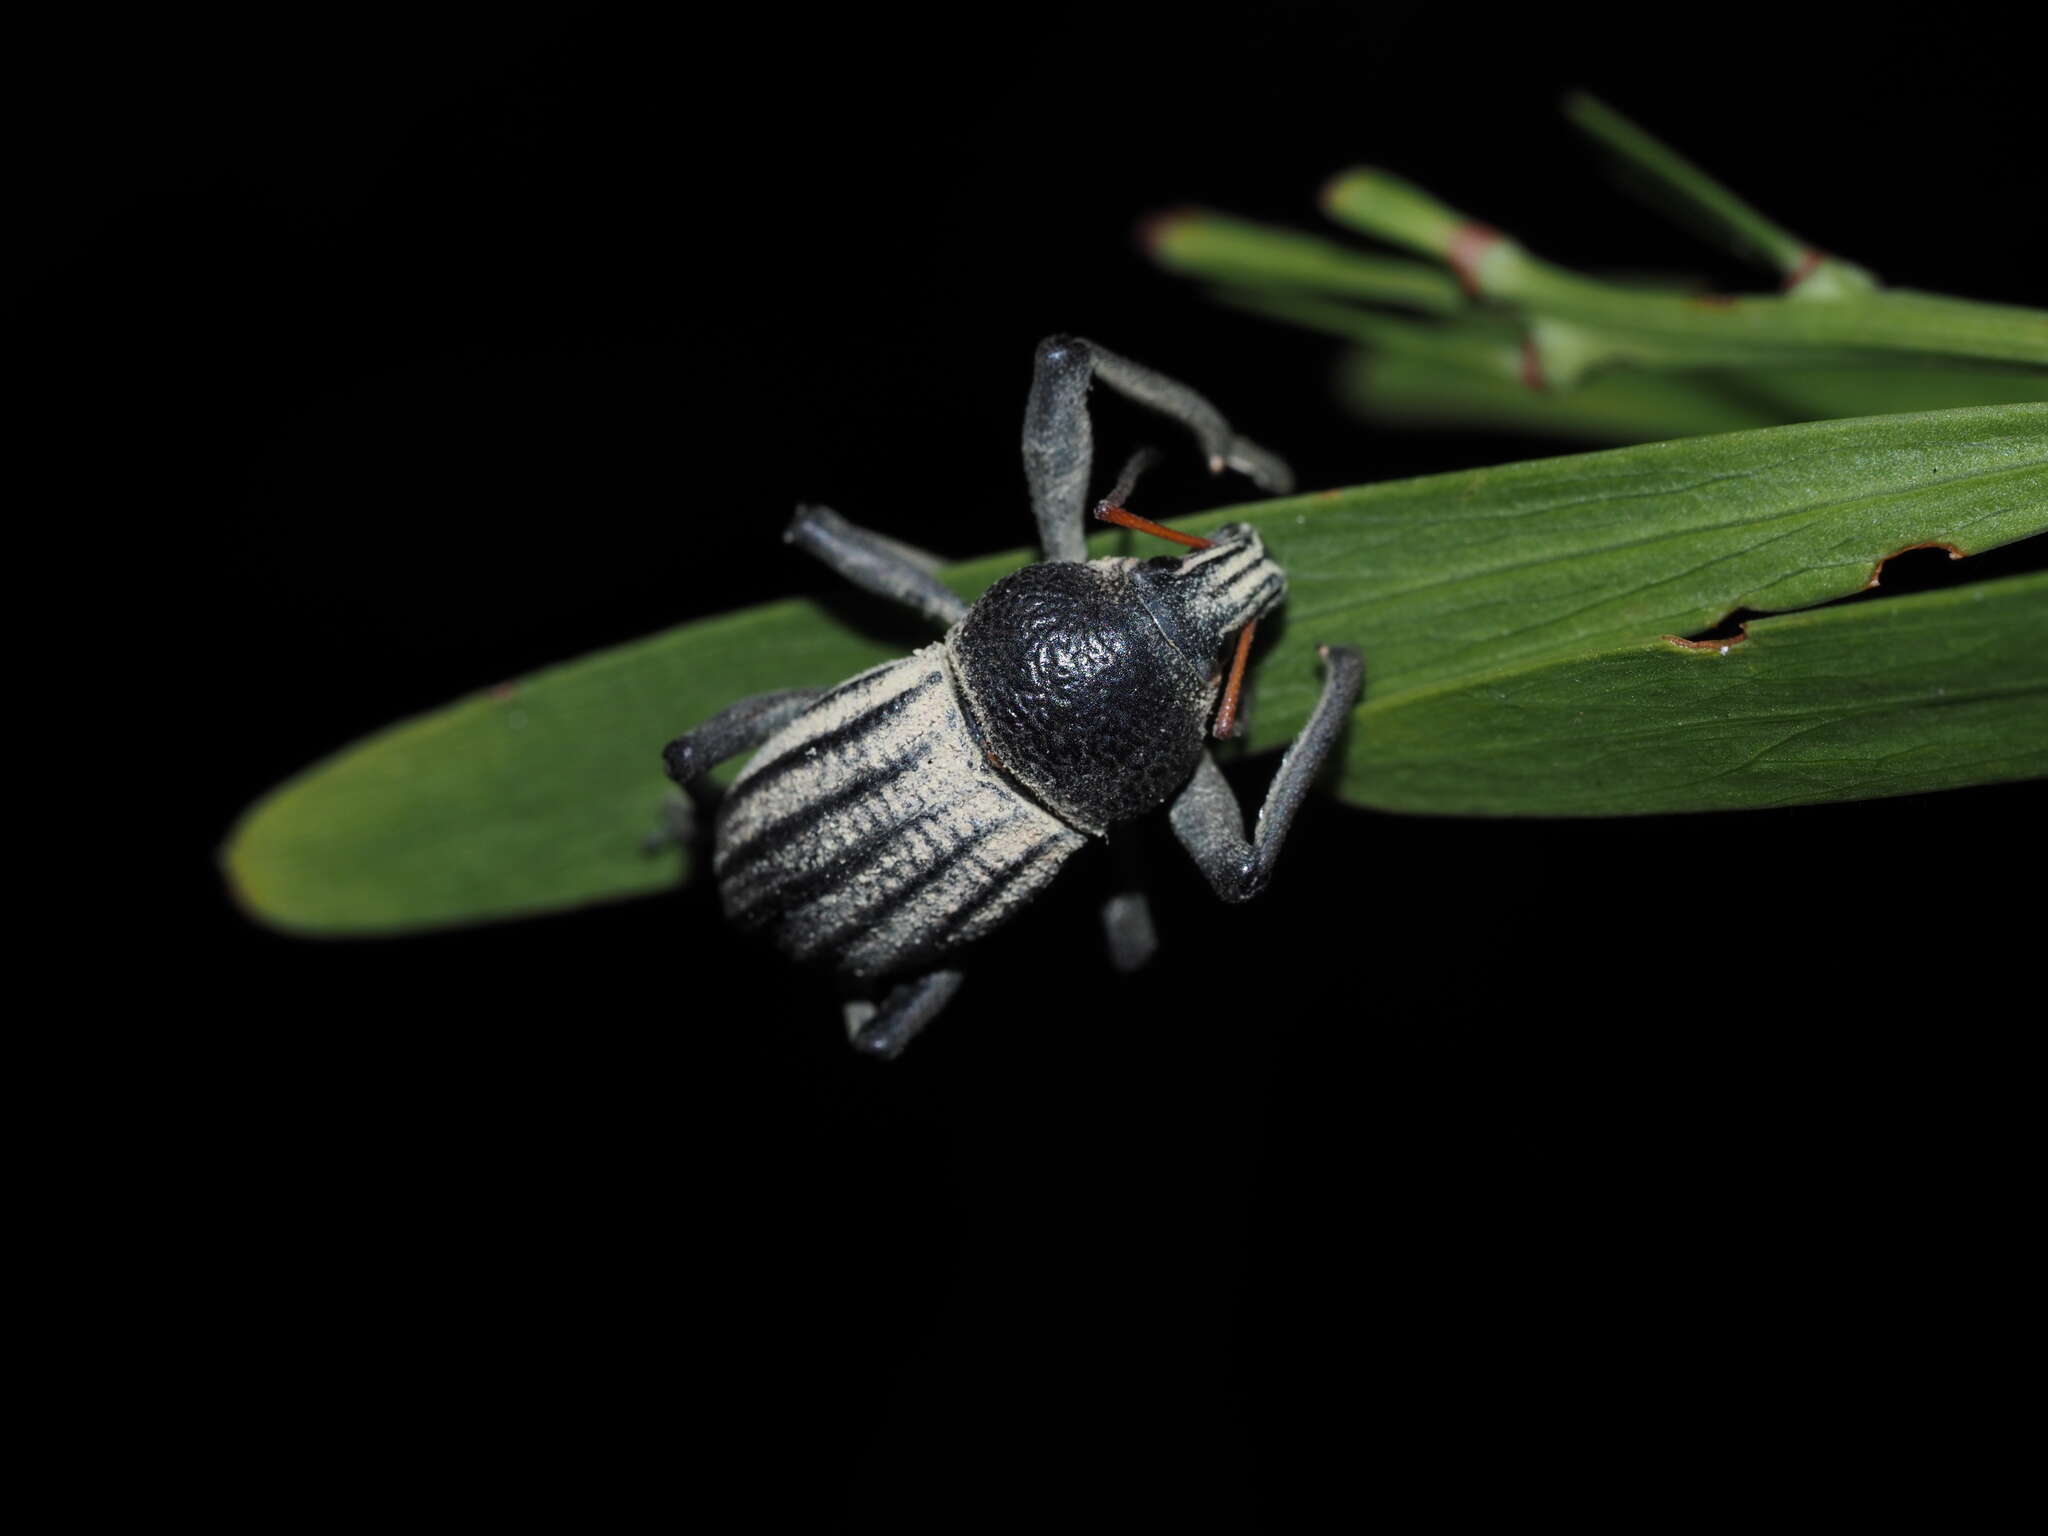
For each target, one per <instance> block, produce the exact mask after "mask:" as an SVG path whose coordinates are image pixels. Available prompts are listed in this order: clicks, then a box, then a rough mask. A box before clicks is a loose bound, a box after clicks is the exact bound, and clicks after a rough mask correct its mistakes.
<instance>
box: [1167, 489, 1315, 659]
mask: <svg viewBox="0 0 2048 1536" xmlns="http://www.w3.org/2000/svg"><path fill="white" fill-rule="evenodd" d="M1131 584H1132V585H1133V586H1134V587H1136V588H1137V591H1138V597H1139V600H1140V601H1142V602H1143V603H1144V604H1145V607H1146V608H1147V609H1148V610H1149V611H1150V612H1151V614H1152V617H1153V619H1154V620H1155V621H1156V622H1157V623H1158V625H1159V627H1160V629H1162V630H1163V631H1165V633H1166V637H1167V639H1169V640H1171V641H1172V642H1173V644H1174V646H1175V648H1176V649H1177V650H1179V651H1180V653H1181V654H1182V655H1183V656H1185V657H1187V659H1188V660H1189V661H1192V662H1194V663H1195V664H1196V665H1197V666H1199V667H1203V668H1207V667H1208V666H1209V664H1210V663H1211V662H1213V661H1214V660H1215V659H1216V655H1217V653H1218V652H1219V651H1221V650H1222V649H1223V644H1224V642H1225V641H1226V640H1228V639H1230V638H1231V637H1232V636H1233V635H1235V634H1236V633H1237V632H1238V631H1240V630H1242V629H1243V628H1244V627H1245V626H1246V625H1247V624H1251V623H1253V622H1254V621H1256V620H1257V619H1258V618H1259V616H1260V615H1261V614H1263V613H1265V612H1267V611H1268V610H1269V609H1272V608H1274V607H1277V606H1278V605H1279V604H1280V602H1281V601H1282V600H1283V599H1285V597H1286V596H1287V576H1286V573H1285V572H1283V571H1282V570H1281V569H1280V567H1279V566H1278V565H1276V564H1274V563H1273V560H1272V558H1271V557H1270V556H1268V555H1267V553H1266V545H1265V541H1264V540H1262V539H1261V538H1260V537H1259V533H1258V530H1257V529H1256V528H1253V527H1252V526H1251V525H1250V524H1249V523H1231V524H1228V525H1227V526H1225V527H1222V528H1219V529H1217V530H1216V532H1215V534H1214V535H1213V536H1212V538H1211V540H1210V542H1209V545H1208V547H1207V548H1206V549H1198V550H1195V551H1193V552H1192V553H1190V554H1187V555H1185V556H1183V557H1181V558H1180V559H1178V560H1148V561H1146V562H1145V564H1144V565H1142V566H1141V567H1139V568H1138V569H1137V570H1135V571H1133V572H1132V573H1131Z"/></svg>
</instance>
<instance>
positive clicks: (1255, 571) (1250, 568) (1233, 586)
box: [1221, 560, 1273, 592]
mask: <svg viewBox="0 0 2048 1536" xmlns="http://www.w3.org/2000/svg"><path fill="white" fill-rule="evenodd" d="M1272 575H1273V573H1272V572H1271V571H1270V570H1268V569H1267V568H1266V564H1265V562H1264V561H1262V560H1253V561H1250V562H1249V563H1247V564H1246V566H1245V568H1244V569H1243V570H1241V571H1239V572H1238V573H1237V574H1236V575H1235V576H1233V577H1231V578H1230V580H1228V581H1226V582H1224V583H1223V586H1222V588H1221V590H1223V591H1225V592H1235V591H1236V590H1237V589H1238V588H1239V587H1241V586H1243V585H1244V584H1245V583H1246V582H1247V581H1249V580H1251V579H1252V577H1254V576H1264V577H1266V578H1267V579H1268V580H1270V579H1271V578H1272Z"/></svg>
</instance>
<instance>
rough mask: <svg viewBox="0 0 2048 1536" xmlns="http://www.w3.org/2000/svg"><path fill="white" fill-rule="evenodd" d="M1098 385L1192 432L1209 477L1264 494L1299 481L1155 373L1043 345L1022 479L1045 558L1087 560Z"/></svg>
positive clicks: (1075, 344)
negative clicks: (1092, 415)
mask: <svg viewBox="0 0 2048 1536" xmlns="http://www.w3.org/2000/svg"><path fill="white" fill-rule="evenodd" d="M1091 379H1100V380H1102V382H1103V383H1105V384H1107V385H1108V386H1109V387H1110V388H1111V389H1114V390H1115V391H1116V392H1117V393H1118V394H1120V395H1123V396H1126V397H1127V398H1129V399H1131V400H1135V401H1137V403H1138V404H1140V405H1145V406H1150V407H1151V408H1152V409H1153V410H1155V411H1158V412H1159V413H1160V414H1161V415H1163V416H1170V417H1172V418H1173V419H1174V420H1175V421H1177V422H1180V423H1181V424H1182V425H1183V426H1185V427H1186V428H1188V430H1189V431H1191V432H1193V433H1194V434H1195V438H1196V440H1197V441H1198V442H1199V443H1200V444H1201V447H1202V452H1203V453H1204V454H1205V455H1206V456H1207V457H1208V460H1209V469H1210V472H1211V473H1212V474H1220V473H1222V472H1223V470H1225V469H1234V470H1237V471H1238V472H1239V473H1241V474H1245V475H1249V476H1250V477H1251V479H1252V481H1253V483H1254V484H1256V485H1257V486H1258V487H1259V488H1260V489H1261V490H1265V491H1270V492H1274V493H1276V494H1278V493H1282V492H1285V491H1288V490H1291V489H1292V488H1293V485H1294V476H1293V475H1292V474H1290V473H1289V472H1288V468H1287V466H1286V465H1285V464H1283V463H1282V462H1281V461H1280V460H1279V459H1278V458H1276V457H1275V456H1274V455H1272V454H1270V453H1268V452H1267V451H1266V450H1265V449H1263V448H1261V447H1259V445H1258V444H1256V443H1254V442H1252V441H1251V440H1250V439H1248V438H1243V437H1239V436H1238V435H1237V434H1236V433H1235V432H1233V431H1231V430H1230V423H1229V422H1227V421H1225V420H1224V419H1223V413H1222V412H1221V411H1219V410H1217V409H1216V407H1215V406H1213V405H1211V404H1210V403H1209V402H1208V401H1207V400H1205V399H1203V398H1202V397H1201V396H1200V395H1198V394H1196V393H1195V392H1194V391H1193V390H1192V389H1189V388H1188V387H1187V385H1185V384H1182V383H1179V382H1178V381H1176V380H1174V379H1169V378H1168V377H1167V376H1166V375H1165V374H1163V373H1155V372H1153V371H1152V370H1151V369H1150V368H1147V367H1144V366H1143V365H1142V364H1139V363H1134V362H1132V361H1131V360H1130V359H1129V358H1127V357H1119V356H1118V355H1117V354H1116V353H1114V352H1111V351H1110V350H1108V349H1107V348H1106V347H1099V346H1097V345H1096V344H1095V343H1094V342H1092V341H1083V340H1081V339H1080V338H1079V337H1077V336H1049V337H1047V338H1046V339H1045V340H1044V341H1041V342H1040V343H1039V344H1038V359H1037V363H1036V365H1035V366H1034V368H1033V371H1032V375H1031V398H1030V400H1029V401H1028V402H1027V403H1026V405H1025V407H1024V475H1025V478H1026V479H1027V480H1028V481H1029V482H1030V484H1031V511H1032V514H1033V515H1034V516H1035V517H1036V518H1037V519H1038V542H1039V544H1040V545H1041V546H1042V547H1043V548H1044V550H1045V558H1046V559H1048V560H1085V559H1087V558H1088V554H1087V547H1086V544H1085V542H1084V529H1085V518H1086V515H1087V511H1088V472H1089V469H1090V466H1091V465H1092V463H1093V461H1094V457H1095V440H1094V433H1093V431H1092V430H1091V428H1090V427H1089V424H1088V384H1089V381H1090V380H1091Z"/></svg>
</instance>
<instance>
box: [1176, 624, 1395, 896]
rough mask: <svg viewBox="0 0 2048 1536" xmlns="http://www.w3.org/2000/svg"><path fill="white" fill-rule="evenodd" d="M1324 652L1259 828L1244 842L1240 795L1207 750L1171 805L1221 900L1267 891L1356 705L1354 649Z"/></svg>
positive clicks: (1359, 675) (1360, 669)
mask: <svg viewBox="0 0 2048 1536" xmlns="http://www.w3.org/2000/svg"><path fill="white" fill-rule="evenodd" d="M1321 655H1322V657H1323V693H1322V697H1321V698H1319V699H1317V700H1316V707H1315V709H1314V711H1313V712H1312V713H1311V714H1310V715H1309V717H1308V724H1307V725H1305V726H1303V727H1302V729H1301V734H1300V735H1299V736H1297V737H1295V738H1294V741H1293V743H1292V744H1291V745H1290V746H1289V747H1288V748H1287V755H1286V756H1285V757H1283V758H1281V759H1280V771H1279V772H1278V773H1276V774H1274V775H1273V786H1272V788H1270V789H1268V790H1267V791H1266V803H1265V804H1264V805H1263V806H1261V807H1260V808H1259V825H1258V829H1257V831H1256V832H1255V833H1254V834H1253V837H1252V840H1251V841H1250V842H1247V841H1245V835H1244V813H1243V812H1242V811H1240V810H1239V809H1238V804H1237V796H1235V795H1233V794H1232V793H1231V792H1230V785H1229V783H1228V782H1227V781H1226V780H1225V779H1224V777H1223V773H1222V770H1221V769H1219V768H1218V767H1217V766H1216V762H1215V759H1213V758H1211V757H1210V756H1209V754H1208V753H1206V752H1204V753H1203V754H1202V762H1201V766H1200V767H1198V768H1196V769H1195V776H1194V777H1193V778H1192V779H1190V780H1189V781H1188V786H1187V788H1186V789H1183V790H1182V791H1181V792H1180V797H1179V798H1178V799H1177V800H1175V801H1174V802H1173V811H1172V817H1173V830H1174V833H1175V835H1176V836H1178V837H1179V838H1180V840H1181V845H1182V846H1183V847H1185V848H1186V849H1187V851H1188V852H1189V853H1190V854H1192V855H1193V856H1194V860H1195V863H1196V864H1197V865H1199V866H1200V867H1201V870H1202V873H1203V874H1204V875H1206V876H1207V877H1208V880H1209V884H1210V885H1211V886H1213V887H1214V888H1215V891H1216V894H1217V895H1218V896H1221V897H1222V898H1223V899H1224V900H1225V901H1248V900H1250V899H1251V898H1252V897H1254V896H1256V895H1258V893H1259V892H1260V891H1261V890H1263V889H1264V888H1265V884H1266V881H1267V880H1268V879H1270V878H1271V877H1272V874H1273V862H1274V860H1275V859H1277V858H1278V857H1279V856H1280V845H1281V844H1282V843H1283V842H1285V841H1286V838H1287V829H1288V828H1289V827H1290V826H1292V825H1293V824H1294V813H1295V812H1296V811H1298V810H1300V809H1301V802H1302V799H1303V797H1304V796H1306V795H1307V794H1308V787H1309V785H1310V784H1311V783H1313V782H1314V780H1315V776H1316V773H1317V770H1319V769H1320V768H1321V767H1322V766H1323V761H1324V759H1326V758H1327V757H1328V756H1329V755H1330V748H1331V747H1333V746H1335V745H1336V743H1337V736H1338V733H1339V732H1341V731H1342V730H1343V729H1344V721H1345V718H1346V717H1347V716H1348V715H1349V714H1350V713H1351V709H1352V706H1353V705H1355V704H1356V703H1357V702H1358V694H1359V689H1360V687H1361V685H1362V683H1363V681H1364V678H1365V667H1364V664H1363V663H1362V662H1360V660H1359V659H1358V652H1356V651H1354V650H1352V649H1351V648H1350V647H1349V646H1346V645H1326V646H1324V647H1323V648H1322V651H1321Z"/></svg>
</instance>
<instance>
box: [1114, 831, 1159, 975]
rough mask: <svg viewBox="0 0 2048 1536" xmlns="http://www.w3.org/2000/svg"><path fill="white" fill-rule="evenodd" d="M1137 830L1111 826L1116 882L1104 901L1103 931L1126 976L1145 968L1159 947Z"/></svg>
mask: <svg viewBox="0 0 2048 1536" xmlns="http://www.w3.org/2000/svg"><path fill="white" fill-rule="evenodd" d="M1135 831H1136V829H1135V828H1132V827H1123V826H1119V827H1111V828H1110V830H1109V851H1110V856H1111V857H1112V858H1113V859H1114V860H1115V861H1116V885H1115V888H1114V890H1113V891H1112V893H1111V895H1110V898H1109V900H1107V901H1105V902H1104V903H1103V904H1102V933H1103V937H1104V938H1106V939H1107V940H1108V941H1109V963H1110V964H1111V965H1112V966H1114V967H1115V968H1116V969H1117V970H1118V971H1120V972H1122V973H1123V974H1124V975H1129V974H1130V973H1131V972H1132V971H1141V970H1143V969H1144V968H1145V966H1146V965H1147V964H1149V963H1150V961H1151V959H1152V956H1153V953H1154V952H1155V951H1156V950H1157V949H1158V948H1159V933H1158V930H1157V929H1155V928H1154V927H1153V925H1152V904H1151V903H1150V902H1149V901H1147V900H1146V899H1145V872H1144V869H1143V868H1142V867H1141V866H1140V864H1139V861H1138V845H1137V842H1136V841H1135V837H1134V834H1135Z"/></svg>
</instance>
